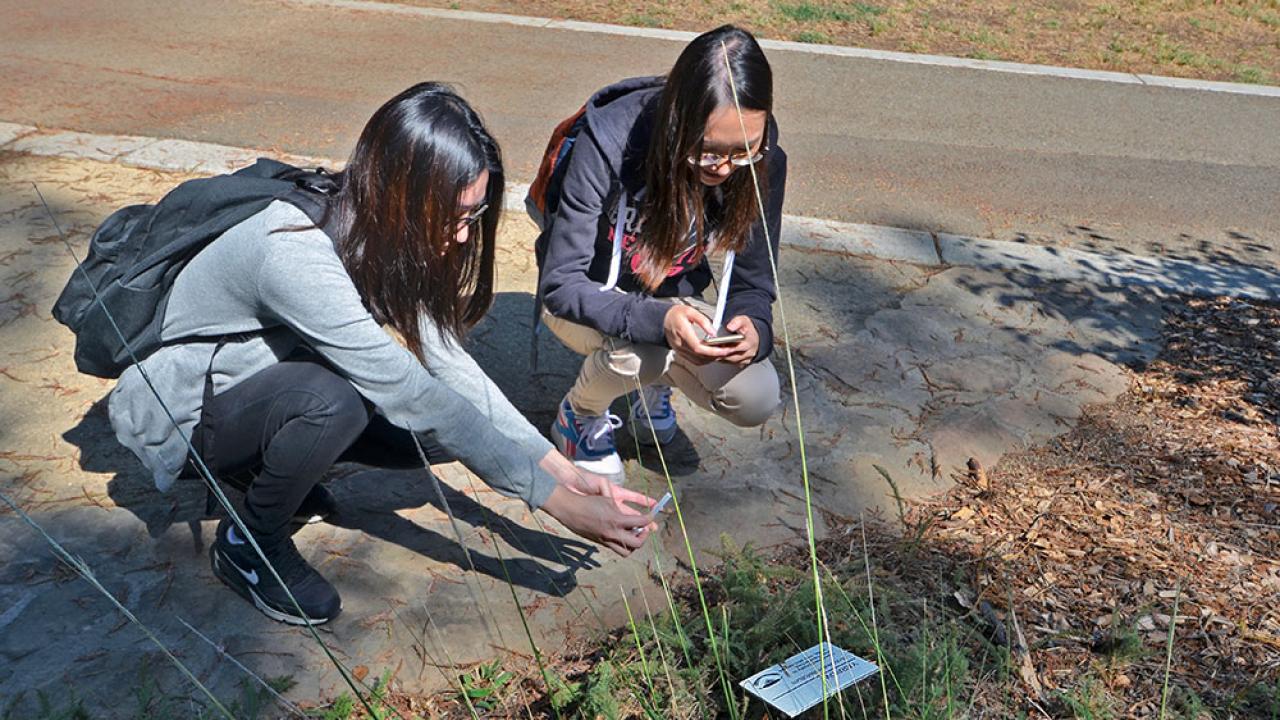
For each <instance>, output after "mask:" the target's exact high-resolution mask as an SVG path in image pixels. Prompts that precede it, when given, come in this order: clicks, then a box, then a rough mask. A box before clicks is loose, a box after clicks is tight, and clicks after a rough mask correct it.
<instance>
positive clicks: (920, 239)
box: [0, 122, 1280, 300]
mask: <svg viewBox="0 0 1280 720" xmlns="http://www.w3.org/2000/svg"><path fill="white" fill-rule="evenodd" d="M3 151H10V152H19V153H26V154H30V155H38V156H44V157H68V158H86V159H90V160H98V161H101V162H112V163H120V164H123V165H128V166H131V167H139V168H147V169H151V170H164V171H170V172H187V173H202V174H217V173H226V172H230V171H232V170H235V169H236V168H239V167H244V166H245V165H249V164H251V163H252V162H253V161H254V159H255V158H257V157H259V156H260V155H266V154H270V155H271V156H272V157H274V158H276V159H279V160H283V161H285V162H288V163H292V164H295V165H300V166H318V165H327V166H329V167H337V166H339V165H341V164H342V162H343V161H342V160H333V159H331V158H315V157H306V156H301V155H289V154H280V153H265V152H262V151H258V150H253V149H250V148H237V147H229V146H226V145H215V144H212V143H202V142H195V141H191V140H176V139H169V138H147V137H138V136H130V135H93V134H89V133H81V132H73V131H67V130H42V129H40V128H35V127H31V126H27V125H16V124H13V123H5V122H0V152H3ZM528 189H529V186H528V185H527V184H523V183H511V184H509V185H508V187H507V192H506V196H505V197H504V199H503V205H504V206H505V208H506V209H507V210H510V211H513V212H522V211H523V210H524V196H525V193H526V192H528ZM781 240H782V242H783V243H785V244H787V245H790V246H792V247H797V248H805V249H810V250H821V251H829V252H839V253H848V254H851V255H860V256H865V257H871V258H876V259H879V260H888V261H892V262H904V263H910V264H913V265H923V266H927V267H939V268H945V267H952V266H963V267H976V268H983V269H987V270H998V271H1008V272H1019V273H1025V274H1027V275H1031V276H1033V277H1036V278H1038V279H1042V280H1062V281H1074V282H1088V283H1093V284H1097V285H1109V286H1121V287H1147V288H1152V289H1158V290H1161V291H1166V292H1181V293H1190V294H1192V295H1228V296H1232V297H1247V298H1254V299H1260V300H1280V273H1276V272H1272V271H1270V270H1266V269H1263V268H1259V267H1253V266H1248V265H1208V264H1200V263H1194V262H1189V261H1186V260H1176V259H1170V258H1162V257H1152V256H1144V255H1127V254H1107V253H1094V252H1087V251H1083V250H1075V249H1072V248H1057V247H1048V246H1042V245H1029V244H1024V243H1015V242H1007V241H1002V240H989V239H983V238H974V237H968V236H964V235H952V234H949V233H931V232H926V231H921V230H909V229H905V228H895V227H885V226H881V225H862V224H858V223H846V222H838V221H834V220H822V219H819V218H810V217H801V216H796V215H786V216H784V217H783V226H782V238H781Z"/></svg>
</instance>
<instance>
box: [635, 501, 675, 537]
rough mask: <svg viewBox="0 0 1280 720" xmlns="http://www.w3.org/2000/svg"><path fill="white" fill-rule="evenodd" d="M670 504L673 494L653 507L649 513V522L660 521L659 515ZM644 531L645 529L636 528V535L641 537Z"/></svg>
mask: <svg viewBox="0 0 1280 720" xmlns="http://www.w3.org/2000/svg"><path fill="white" fill-rule="evenodd" d="M669 502H671V493H667V494H665V495H663V496H662V499H661V500H659V501H658V502H657V504H655V505H654V506H653V509H652V510H650V511H649V522H653V521H654V520H656V519H658V513H660V512H662V509H663V508H665V507H666V506H667V503H669ZM643 531H644V528H636V530H635V533H636V534H637V535H639V534H640V533H641V532H643Z"/></svg>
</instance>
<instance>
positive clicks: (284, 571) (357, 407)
mask: <svg viewBox="0 0 1280 720" xmlns="http://www.w3.org/2000/svg"><path fill="white" fill-rule="evenodd" d="M337 180H338V185H339V189H338V190H337V192H336V193H335V194H334V195H333V196H332V197H331V198H330V202H329V204H328V209H327V212H326V215H325V217H324V220H323V221H322V222H321V223H320V226H317V224H316V223H314V222H313V221H312V220H310V219H309V218H308V216H307V215H306V214H304V213H303V212H302V210H300V209H299V208H297V207H295V206H294V205H292V204H289V203H287V202H284V201H276V202H273V203H272V204H270V205H268V206H267V207H266V208H265V209H264V210H262V211H261V212H259V213H257V214H256V215H254V216H252V217H250V218H249V219H248V220H245V221H244V222H242V223H240V224H238V225H236V226H234V227H233V228H231V229H230V230H228V231H227V232H225V233H224V234H223V235H221V236H220V237H218V238H217V239H216V240H214V241H213V242H212V243H210V244H209V245H208V246H207V247H205V248H204V249H203V250H201V251H200V252H199V254H197V255H196V257H195V258H193V259H192V260H191V261H190V263H189V264H188V265H187V266H186V267H184V268H183V269H182V271H181V272H180V273H179V274H178V276H177V279H176V280H175V283H174V286H173V289H172V293H171V295H170V298H169V303H168V305H167V307H166V309H165V314H164V327H163V331H162V337H163V338H165V339H170V338H172V339H179V338H219V339H218V340H210V341H208V342H206V341H203V340H197V341H194V342H193V341H184V342H181V343H174V344H172V345H168V346H165V347H163V348H161V349H160V350H158V351H157V352H155V353H153V354H152V355H151V356H149V357H148V358H147V359H146V360H144V361H143V363H142V367H143V369H145V370H146V372H147V374H148V375H149V376H150V379H151V382H152V383H153V384H154V386H155V388H156V390H157V392H158V395H159V396H160V397H159V399H163V400H164V404H165V405H166V406H167V407H168V409H169V411H171V412H173V414H174V419H176V420H177V423H176V427H175V423H173V422H171V421H170V419H169V417H168V416H167V414H166V411H165V409H164V408H163V407H162V406H161V403H160V402H159V399H158V398H157V397H156V394H154V393H152V392H151V390H150V389H149V388H148V387H147V385H146V382H145V379H144V378H143V376H142V373H141V371H140V369H139V368H138V367H137V366H135V367H133V368H131V369H130V370H128V371H126V372H125V373H124V374H123V375H122V376H121V378H120V381H119V383H118V384H117V386H116V388H115V389H114V390H113V391H112V393H111V397H110V401H109V408H110V417H111V423H112V426H113V428H114V429H115V432H116V435H117V437H118V438H119V439H120V441H121V442H122V443H123V444H124V445H125V446H127V447H129V448H130V449H131V450H133V451H134V453H135V454H137V455H138V456H139V458H141V460H142V462H143V463H144V464H145V465H146V466H147V467H148V469H149V470H150V471H151V472H152V474H153V477H154V479H155V481H156V484H157V485H158V486H159V487H160V488H161V489H165V488H167V487H168V486H170V485H171V484H172V483H173V481H174V479H175V478H177V477H178V476H179V475H180V474H181V473H182V472H183V469H184V467H189V466H188V463H189V462H190V458H188V457H187V446H186V442H185V440H184V439H183V435H187V434H189V436H190V437H191V439H192V444H193V446H194V447H195V448H196V450H197V451H198V452H199V453H201V456H202V459H203V460H204V462H205V463H206V464H207V465H208V466H209V468H210V469H211V470H212V472H213V473H214V474H215V476H218V477H223V478H226V477H237V476H239V477H244V478H247V482H246V486H245V487H244V488H243V489H244V490H245V500H244V511H243V519H244V522H245V525H246V527H247V528H248V530H249V532H250V533H251V534H252V535H253V537H254V539H255V540H256V541H257V543H258V545H259V546H260V547H261V548H262V550H263V551H264V554H265V555H266V557H267V559H268V560H270V561H271V564H272V565H273V566H274V567H275V569H276V571H277V572H278V573H279V576H280V578H281V579H282V580H283V581H284V586H281V585H280V584H279V583H278V582H277V581H276V580H275V579H274V576H273V575H272V573H270V572H269V571H267V570H266V567H265V563H263V562H262V560H261V559H260V558H259V557H258V555H257V553H255V552H254V551H253V550H252V549H251V546H250V545H249V544H248V543H247V541H246V538H243V537H241V536H240V535H241V533H240V531H239V530H238V529H237V528H235V527H234V526H233V525H232V524H231V523H230V522H229V521H227V520H223V521H222V522H221V523H220V524H219V526H218V530H217V537H216V540H215V541H214V543H213V545H212V547H211V550H210V552H211V559H212V563H213V569H214V572H215V574H216V575H217V576H218V577H219V578H220V579H221V580H222V581H223V582H225V583H226V584H227V585H229V586H230V587H231V588H233V589H234V590H235V591H236V592H238V593H239V594H240V595H242V596H243V597H245V598H246V599H247V600H249V601H250V602H252V603H254V605H255V606H256V607H257V608H258V609H259V610H261V611H262V612H263V613H265V614H266V615H268V616H269V617H271V618H273V619H275V620H279V621H282V622H287V623H293V624H302V623H304V622H305V621H306V620H310V621H311V622H312V623H323V622H326V621H328V620H330V619H332V618H333V617H335V616H336V615H337V614H338V612H339V611H340V609H341V599H340V598H339V595H338V592H337V590H336V589H335V588H334V587H333V585H331V584H330V583H329V582H328V581H327V580H325V578H324V577H322V576H321V575H320V574H319V573H318V572H317V571H316V570H315V569H314V568H312V567H311V566H310V565H309V564H308V563H307V562H306V561H305V559H303V557H302V556H301V555H300V554H299V552H298V550H297V547H296V546H295V544H294V542H293V540H292V535H293V533H294V531H295V530H296V529H297V528H298V527H299V525H298V520H299V519H305V518H307V517H310V516H312V515H314V514H317V513H319V514H324V513H325V512H327V511H330V510H332V509H333V508H332V503H333V501H332V498H331V496H329V494H328V492H327V491H326V490H325V489H324V487H323V486H322V485H320V484H319V483H320V480H321V478H322V477H323V476H324V474H325V472H326V471H327V470H328V469H329V468H330V467H331V466H332V465H333V464H334V463H335V462H339V461H343V460H354V461H358V462H365V463H368V464H372V465H378V466H390V467H406V468H408V467H422V462H421V460H420V456H419V448H421V449H422V451H424V452H425V454H426V457H427V460H428V461H429V462H430V463H436V462H441V461H448V460H458V461H461V462H462V463H463V464H464V465H465V466H467V467H468V468H469V469H470V470H471V471H473V472H474V473H476V475H478V476H479V477H480V478H481V479H482V480H484V481H485V482H486V483H488V484H489V485H490V486H492V487H493V488H494V489H496V490H497V491H499V492H500V493H502V494H505V495H508V496H511V497H519V498H521V499H523V500H524V501H525V502H526V503H528V505H529V506H530V507H531V508H534V509H542V510H544V511H546V512H547V513H548V514H550V515H552V516H553V517H555V518H556V519H557V520H559V521H560V522H561V523H562V524H564V525H565V526H566V527H568V528H569V529H571V530H573V531H574V532H576V533H577V534H579V535H581V536H582V537H584V538H587V539H589V540H593V541H595V542H599V543H601V544H604V545H606V546H607V547H609V548H611V549H612V550H614V551H616V552H618V553H620V554H623V555H626V554H628V553H630V552H631V551H632V550H634V549H636V548H638V547H640V546H641V545H642V544H643V543H644V541H645V539H646V538H647V536H648V533H649V531H650V530H651V529H652V525H651V524H650V521H649V518H648V516H647V515H645V514H642V513H639V512H636V511H634V510H632V509H631V508H629V507H627V505H625V504H624V502H630V503H634V504H636V505H640V506H642V507H650V506H652V505H653V504H654V503H653V500H652V499H650V498H647V497H645V496H644V495H641V494H639V493H633V492H629V491H626V490H622V489H620V488H615V487H613V486H612V485H611V484H610V483H609V482H607V481H606V480H605V479H603V478H601V477H599V476H595V475H592V474H590V473H586V472H583V471H581V470H579V469H577V468H575V467H574V466H573V465H572V464H571V463H570V462H569V461H568V460H566V459H565V458H564V457H563V456H562V455H561V454H560V453H558V452H556V451H555V449H554V448H553V446H552V445H551V443H549V442H548V441H547V440H546V439H544V438H543V436H542V435H541V434H540V433H539V432H538V431H537V430H535V429H534V428H533V427H532V426H531V425H530V424H529V423H528V421H526V420H525V418H524V417H523V416H522V415H521V414H520V413H519V412H518V411H517V410H516V409H515V408H514V407H513V406H512V405H511V403H510V402H509V401H508V400H507V399H506V397H505V396H504V395H503V393H502V392H501V391H500V390H499V389H498V388H497V387H496V386H495V385H494V384H493V382H492V381H491V380H490V379H489V378H488V377H487V376H486V375H485V373H484V372H483V371H482V370H481V369H480V368H479V366H477V365H476V363H475V361H474V360H472V358H471V357H470V356H469V355H468V354H467V353H466V352H465V351H464V350H463V349H462V348H461V347H460V345H459V341H460V340H461V338H462V337H463V335H464V334H465V333H466V331H467V330H468V329H469V328H470V327H472V326H473V325H474V324H475V323H476V322H478V321H479V320H480V319H481V318H482V317H483V316H484V314H485V313H486V312H487V311H488V308H489V306H490V303H491V301H492V298H493V288H494V252H495V250H494V246H495V228H496V227H497V223H498V216H499V213H500V211H501V207H502V196H503V195H502V194H503V177H502V161H501V156H500V153H499V149H498V146H497V144H496V143H495V142H494V141H493V139H492V138H491V137H490V135H489V133H488V132H487V131H486V129H485V128H484V126H483V124H482V123H481V121H480V118H479V117H478V116H477V115H476V113H475V112H474V111H473V110H472V109H471V107H470V106H469V105H468V104H467V103H466V101H464V100H463V99H462V98H461V97H459V96H458V95H457V94H455V93H454V92H452V91H451V90H450V89H449V88H447V87H446V86H443V85H439V84H434V83H423V84H420V85H416V86H414V87H412V88H409V89H408V90H406V91H405V92H403V93H401V94H400V95H398V96H397V97H395V98H393V99H392V100H390V101H389V102H387V103H386V104H385V105H383V106H382V107H381V108H380V109H379V110H378V111H377V112H376V113H375V114H374V115H373V117H372V118H371V119H370V120H369V122H368V124H367V125H366V126H365V129H364V131H363V133H362V134H361V136H360V139H359V141H358V142H357V144H356V147H355V150H354V152H353V153H352V155H351V157H350V160H349V161H348V163H347V166H346V169H345V170H344V171H343V172H342V173H340V174H339V175H338V176H337ZM388 329H389V330H392V331H394V332H395V334H398V335H399V336H400V338H401V339H402V341H403V344H401V343H400V342H397V341H396V339H394V338H393V336H392V334H391V333H389V332H388ZM206 379H207V381H208V382H207V383H206ZM286 587H287V589H288V593H286ZM289 594H292V596H293V597H294V598H295V599H296V600H297V601H298V605H299V606H300V607H301V610H302V613H304V614H305V615H306V618H303V617H301V616H300V615H299V613H298V609H297V608H296V607H295V606H294V604H293V602H291V601H290V600H289V597H288V595H289Z"/></svg>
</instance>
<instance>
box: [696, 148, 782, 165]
mask: <svg viewBox="0 0 1280 720" xmlns="http://www.w3.org/2000/svg"><path fill="white" fill-rule="evenodd" d="M767 152H769V146H767V145H761V146H760V149H759V150H757V151H755V152H754V153H751V152H739V153H729V154H727V155H726V154H721V153H707V152H704V153H701V154H699V155H690V156H689V158H688V160H689V164H690V165H695V166H697V167H700V168H702V169H703V170H715V169H717V168H719V167H720V166H721V165H724V164H725V163H729V164H730V165H733V166H734V167H746V166H748V165H754V164H756V163H758V162H760V161H761V160H762V159H764V155H765V153H767Z"/></svg>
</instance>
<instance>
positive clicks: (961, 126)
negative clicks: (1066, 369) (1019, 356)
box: [0, 0, 1280, 266]
mask: <svg viewBox="0 0 1280 720" xmlns="http://www.w3.org/2000/svg"><path fill="white" fill-rule="evenodd" d="M360 7H361V8H364V9H349V8H338V7H329V6H324V5H319V4H312V3H284V2H254V1H251V0H233V1H232V2H225V3H212V4H209V3H206V4H202V5H201V4H191V3H179V4H173V5H156V4H154V3H147V2H143V1H142V0H120V1H119V2H114V3H88V4H86V3H80V2H75V1H74V0H50V1H48V2H43V3H39V4H37V5H35V6H32V5H31V4H30V3H21V2H18V1H17V0H0V11H2V12H3V13H4V17H5V18H6V20H7V22H6V23H5V24H4V25H3V26H0V46H2V47H4V48H5V50H4V51H3V52H2V53H0V98H3V102H2V103H0V108H3V109H2V110H0V121H9V122H18V123H25V124H34V125H40V126H44V127H59V128H68V129H74V130H83V131H89V132H95V133H111V134H124V135H142V136H157V137H175V138H182V139H195V140H204V141H209V142H216V143H220V144H224V145H230V146H237V147H265V148H273V149H278V150H285V151H289V152H293V153H297V154H303V155H317V156H323V157H343V156H345V155H346V153H347V152H348V150H349V148H350V146H351V142H352V140H353V139H354V137H355V134H356V133H357V132H358V130H359V128H360V127H361V125H362V123H363V122H364V120H365V119H366V118H367V117H368V115H369V113H370V112H371V111H372V110H373V108H374V107H376V105H377V104H379V103H381V102H383V101H384V100H386V99H387V98H388V97H390V96H391V95H392V94H394V93H395V92H397V91H399V90H401V89H402V88H404V87H405V86H407V85H408V84H409V83H411V82H415V81H419V80H422V79H427V78H434V79H446V80H452V81H456V82H457V83H458V84H459V85H460V86H461V88H462V89H463V91H464V92H465V93H466V95H467V96H468V97H470V98H472V99H473V100H474V102H475V103H476V105H477V106H478V107H479V108H480V109H481V110H482V111H483V112H484V114H485V115H486V117H487V118H488V119H489V121H490V123H491V124H492V125H493V127H494V128H495V129H496V131H497V135H498V137H499V140H500V141H501V142H502V143H503V147H504V149H505V151H506V154H507V158H508V161H509V167H510V171H511V172H510V175H511V177H512V178H514V179H518V180H526V181H527V180H528V179H529V178H530V176H531V175H532V172H533V168H534V167H535V163H536V160H537V156H538V153H540V152H541V150H542V148H543V147H544V145H545V142H546V138H547V135H548V133H549V130H550V128H551V127H552V126H553V125H554V124H555V123H556V122H557V121H558V120H560V119H561V118H563V117H564V116H566V115H568V114H569V113H570V112H572V111H573V110H574V109H576V108H577V107H578V106H579V105H580V104H581V103H582V102H583V100H584V99H585V98H586V97H587V95H588V94H589V93H590V92H592V91H593V90H595V89H596V88H598V87H600V86H601V85H603V84H605V83H607V82H610V81H613V80H616V79H618V78H621V77H625V76H629V75H639V74H653V73H660V72H664V71H665V70H666V69H667V68H668V67H669V65H670V63H671V61H672V59H673V58H674V57H675V54H676V52H677V51H678V50H679V49H680V46H681V42H680V41H678V40H664V39H657V38H652V37H623V36H617V35H605V34H600V33H592V32H578V31H572V30H567V29H563V28H537V27H520V26H513V25H505V24H493V23H479V22H474V21H468V20H464V19H458V18H457V17H456V16H455V17H443V16H439V15H420V14H419V15H415V14H412V13H407V14H406V13H402V12H388V11H386V10H384V9H378V8H376V7H375V6H374V5H361V6H360ZM771 59H772V61H773V64H774V66H775V70H776V75H777V93H778V103H777V104H778V108H777V111H778V117H779V120H780V125H781V127H782V132H783V138H784V143H785V146H786V148H787V149H788V151H789V152H790V153H791V155H792V158H793V163H792V169H793V172H792V177H791V179H790V182H789V183H788V211H789V212H790V213H792V214H795V215H801V216H810V217H820V218H830V219H836V220H844V221H850V222H857V223H863V224H870V225H878V226H889V227H899V228H905V229H908V230H923V231H928V232H934V233H949V234H959V235H968V236H976V237H986V238H994V239H1000V240H1014V241H1022V242H1029V243H1034V244H1041V245H1050V246H1052V247H1055V248H1059V249H1074V250H1080V249H1083V250H1103V251H1107V252H1115V251H1127V252H1136V253H1139V254H1146V255H1159V256H1162V257H1166V258H1178V259H1184V260H1190V261H1196V262H1214V263H1219V264H1222V263H1229V262H1230V263H1246V264H1252V265H1258V266H1274V265H1275V264H1276V260H1277V259H1280V257H1278V256H1277V247H1280V214H1277V213H1276V212H1275V211H1274V209H1275V206H1276V198H1277V197H1280V98H1276V97H1261V96H1246V95H1231V94H1224V93H1215V92H1200V91H1195V90H1186V89H1178V88H1169V87H1151V86H1145V85H1124V84H1117V83H1111V82H1100V81H1094V80H1085V79H1073V78H1066V77H1053V76H1036V75H1014V74H1009V73H994V72H984V71H982V70H977V69H971V68H964V67H946V66H931V65H920V64H906V63H897V62H888V61H885V60H878V59H872V58H866V57H841V56H835V55H818V54H813V53H801V52H793V51H788V50H773V51H771Z"/></svg>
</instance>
